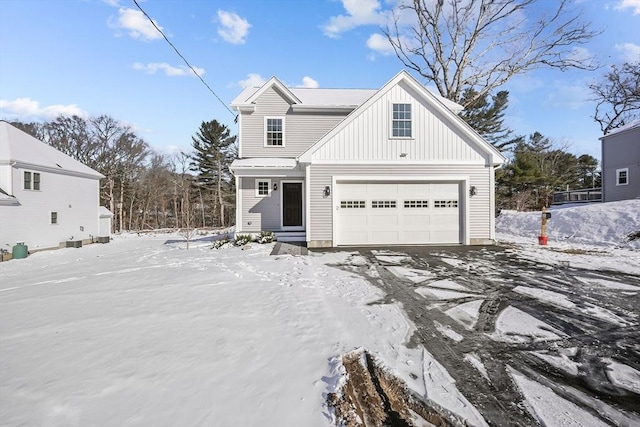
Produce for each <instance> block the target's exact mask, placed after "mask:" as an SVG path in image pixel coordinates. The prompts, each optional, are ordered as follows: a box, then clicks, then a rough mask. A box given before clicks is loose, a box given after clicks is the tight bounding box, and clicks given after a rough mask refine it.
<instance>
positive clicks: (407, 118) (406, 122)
mask: <svg viewBox="0 0 640 427" xmlns="http://www.w3.org/2000/svg"><path fill="white" fill-rule="evenodd" d="M391 127H392V133H391V136H393V137H394V138H411V104H393V119H392V126H391Z"/></svg>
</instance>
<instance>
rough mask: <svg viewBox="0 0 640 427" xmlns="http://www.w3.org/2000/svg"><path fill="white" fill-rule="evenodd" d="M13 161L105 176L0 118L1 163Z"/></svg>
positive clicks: (88, 174) (99, 176) (100, 176)
mask: <svg viewBox="0 0 640 427" xmlns="http://www.w3.org/2000/svg"><path fill="white" fill-rule="evenodd" d="M11 162H18V163H24V164H27V165H33V166H40V167H44V168H49V169H55V170H59V171H61V172H63V173H64V172H72V173H76V174H82V175H87V176H91V177H95V178H103V175H102V174H100V173H99V172H97V171H95V170H93V169H91V168H90V167H88V166H86V165H84V164H82V163H80V162H79V161H77V160H75V159H73V158H71V157H69V156H67V155H66V154H64V153H63V152H61V151H58V150H56V149H55V148H53V147H52V146H50V145H47V144H45V143H44V142H42V141H40V140H38V139H36V138H34V137H32V136H31V135H29V134H28V133H26V132H23V131H21V130H20V129H18V128H16V127H14V126H12V125H10V124H9V123H7V122H6V121H4V120H0V163H5V164H6V163H11Z"/></svg>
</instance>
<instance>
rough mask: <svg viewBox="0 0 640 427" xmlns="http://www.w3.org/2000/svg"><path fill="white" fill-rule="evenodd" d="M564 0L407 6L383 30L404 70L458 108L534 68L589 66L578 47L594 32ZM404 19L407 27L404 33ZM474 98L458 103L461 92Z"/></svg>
mask: <svg viewBox="0 0 640 427" xmlns="http://www.w3.org/2000/svg"><path fill="white" fill-rule="evenodd" d="M571 3H573V2H572V1H570V0H558V1H540V0H412V1H410V3H409V4H405V5H402V6H400V9H399V13H396V14H395V19H394V21H393V23H392V24H391V25H388V26H387V28H386V30H385V31H384V32H385V34H386V36H387V38H388V40H389V42H390V43H391V45H392V46H393V49H394V50H395V53H396V55H397V56H398V58H399V59H400V60H401V61H402V62H403V63H404V65H405V66H406V67H408V68H410V69H412V70H414V71H416V72H417V73H419V74H420V75H422V76H423V77H424V78H425V79H427V80H430V81H432V82H433V83H434V84H435V85H436V87H437V89H438V91H439V92H440V95H442V96H443V97H445V98H447V99H450V100H452V101H455V102H461V101H463V102H464V103H463V104H462V105H463V106H464V107H467V106H468V105H471V104H472V103H473V102H475V101H476V100H477V99H480V98H482V97H483V96H485V95H486V94H488V93H491V92H492V90H493V89H496V88H498V87H499V86H501V85H502V84H504V83H505V82H507V81H508V80H509V79H510V78H512V77H513V76H515V75H517V74H522V73H525V72H527V71H531V70H533V69H536V68H542V67H552V68H559V69H567V68H579V69H587V70H593V69H595V68H596V66H595V64H594V62H593V61H592V59H591V58H590V57H588V56H586V55H585V51H584V50H581V49H579V46H580V45H582V44H585V43H586V42H588V41H589V40H591V39H592V38H593V37H594V36H596V35H597V34H599V32H597V31H593V30H591V29H590V23H584V22H582V21H581V20H580V17H581V15H580V12H579V11H576V10H573V9H572V8H571V7H570V6H571ZM407 20H409V21H411V22H413V25H410V26H409V28H408V29H407V27H406V25H405V23H406V22H407ZM468 88H472V89H473V90H474V91H475V95H476V96H475V97H474V98H466V99H463V96H462V95H463V92H464V90H465V89H468Z"/></svg>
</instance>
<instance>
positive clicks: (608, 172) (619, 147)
mask: <svg viewBox="0 0 640 427" xmlns="http://www.w3.org/2000/svg"><path fill="white" fill-rule="evenodd" d="M600 140H601V141H602V201H603V202H615V201H617V200H627V199H638V198H640V118H638V119H636V120H634V121H632V122H631V123H628V124H627V125H625V126H622V127H619V128H617V129H613V130H612V131H611V132H609V133H608V134H606V135H605V136H603V137H601V138H600Z"/></svg>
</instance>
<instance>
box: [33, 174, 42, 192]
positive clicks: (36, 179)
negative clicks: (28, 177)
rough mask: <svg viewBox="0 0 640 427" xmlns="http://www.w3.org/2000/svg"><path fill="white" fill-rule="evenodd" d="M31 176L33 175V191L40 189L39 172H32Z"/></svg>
mask: <svg viewBox="0 0 640 427" xmlns="http://www.w3.org/2000/svg"><path fill="white" fill-rule="evenodd" d="M32 176H33V181H32V184H33V191H40V173H39V172H34V173H33V175H32ZM36 187H37V188H36Z"/></svg>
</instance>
